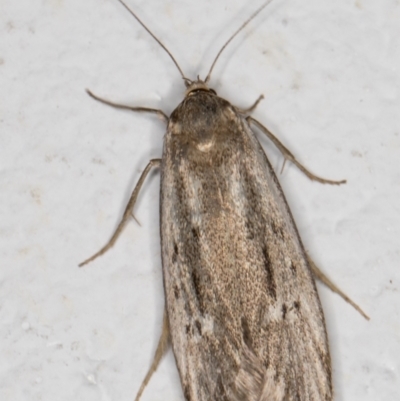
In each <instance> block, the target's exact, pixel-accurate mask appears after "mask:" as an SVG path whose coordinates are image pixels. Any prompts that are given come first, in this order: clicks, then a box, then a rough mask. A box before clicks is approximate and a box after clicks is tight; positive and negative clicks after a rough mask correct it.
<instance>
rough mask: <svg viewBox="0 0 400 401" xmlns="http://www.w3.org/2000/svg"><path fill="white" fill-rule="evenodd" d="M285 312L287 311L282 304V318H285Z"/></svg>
mask: <svg viewBox="0 0 400 401" xmlns="http://www.w3.org/2000/svg"><path fill="white" fill-rule="evenodd" d="M286 313H287V306H286V304H283V305H282V319H283V320H285V319H286Z"/></svg>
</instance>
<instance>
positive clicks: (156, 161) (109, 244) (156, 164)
mask: <svg viewBox="0 0 400 401" xmlns="http://www.w3.org/2000/svg"><path fill="white" fill-rule="evenodd" d="M160 164H161V159H152V160H150V161H149V163H148V164H147V166H146V168H145V169H144V171H143V173H142V175H141V176H140V178H139V181H138V182H137V184H136V186H135V189H134V190H133V192H132V195H131V198H130V199H129V202H128V204H127V205H126V209H125V211H124V214H123V216H122V219H121V221H120V223H119V224H118V227H117V229H116V230H115V232H114V234H113V235H112V237H111V239H110V240H109V241H108V242H107V244H105V245H104V246H103V248H101V249H100V251H98V252H97V253H95V254H94V255H93V256H91V257H90V258H89V259H86V260H85V261H83V262H82V263H80V264H79V267H82V266H84V265H86V264H87V263H89V262H91V261H92V260H94V259H96V258H97V257H98V256H100V255H103V253H105V252H107V251H108V250H109V249H110V248H111V247H112V246H113V245H114V244H115V242H116V241H117V239H118V237H119V235H120V234H121V232H122V230H123V229H124V227H125V226H126V223H127V222H128V221H129V218H130V217H131V215H132V211H133V207H134V206H135V203H136V199H137V197H138V195H139V192H140V188H141V187H142V185H143V182H144V180H145V179H146V177H147V175H148V174H149V172H150V170H151V169H152V168H153V167H159V166H160Z"/></svg>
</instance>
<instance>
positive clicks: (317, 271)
mask: <svg viewBox="0 0 400 401" xmlns="http://www.w3.org/2000/svg"><path fill="white" fill-rule="evenodd" d="M307 259H308V263H309V264H310V267H311V271H312V273H313V275H314V277H315V278H317V279H318V280H319V281H321V283H323V284H325V285H326V286H327V287H328V288H329V289H330V290H331V291H333V292H336V294H338V295H339V296H340V297H342V298H343V299H344V300H345V301H346V302H347V303H349V304H350V305H351V306H352V307H353V308H354V309H355V310H356V311H357V312H358V313H360V314H361V315H362V316H363V317H364V318H365V319H366V320H369V316H368V315H367V314H366V313H365V312H364V311H363V310H362V309H361V308H360V307H359V306H358V305H357V304H356V303H355V302H353V301H352V300H351V299H350V298H349V297H348V296H347V295H346V294H345V293H344V292H343V291H342V290H341V289H340V288H339V287H337V286H336V285H335V284H334V283H332V281H331V280H330V279H329V278H328V277H327V276H326V275H325V274H324V273H322V271H321V270H320V269H319V268H318V266H317V265H316V264H315V263H314V261H313V260H312V259H311V258H310V256H309V255H307Z"/></svg>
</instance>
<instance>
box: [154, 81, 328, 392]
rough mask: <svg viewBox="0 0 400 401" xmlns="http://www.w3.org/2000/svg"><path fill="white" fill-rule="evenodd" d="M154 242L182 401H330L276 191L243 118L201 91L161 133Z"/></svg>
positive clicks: (321, 328) (324, 362) (313, 314)
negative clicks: (156, 242)
mask: <svg viewBox="0 0 400 401" xmlns="http://www.w3.org/2000/svg"><path fill="white" fill-rule="evenodd" d="M161 241H162V257H163V274H164V285H165V291H166V307H167V311H168V318H169V327H170V333H171V342H172V347H173V350H174V354H175V358H176V361H177V365H178V370H179V372H180V376H181V381H182V387H183V390H184V394H185V398H186V399H188V400H210V399H214V400H223V399H229V400H230V399H232V400H233V399H246V400H247V399H248V400H253V399H254V400H258V399H260V398H258V397H260V396H261V394H265V397H266V398H265V397H264V398H263V399H266V400H267V399H268V400H269V399H276V400H283V399H285V400H286V399H287V400H292V399H293V400H295V399H300V400H310V399H315V400H329V399H331V397H332V386H331V369H330V358H329V350H328V343H327V337H326V331H325V324H324V318H323V314H322V309H321V305H320V302H319V299H318V295H317V292H316V289H315V284H314V280H313V278H312V274H311V271H310V268H309V266H308V262H307V259H306V256H305V252H304V249H303V246H302V244H301V240H300V238H299V236H298V233H297V229H296V227H295V225H294V222H293V219H292V216H291V214H290V211H289V208H288V206H287V203H286V201H285V198H284V195H283V193H282V190H281V188H280V185H279V183H278V181H277V178H276V176H275V174H274V172H273V170H272V168H271V166H270V163H269V162H268V159H267V158H266V156H265V153H264V151H263V149H262V148H261V146H260V144H259V142H258V141H257V139H256V137H255V135H254V133H253V132H252V131H251V129H250V127H249V125H248V123H247V121H246V120H245V118H244V116H242V115H240V114H239V113H238V112H237V111H236V109H235V108H234V107H233V106H232V105H230V104H229V103H228V102H227V101H226V100H224V99H221V98H219V97H218V96H216V95H215V94H214V93H212V92H207V91H206V90H204V89H203V90H199V91H195V92H194V93H191V94H190V95H189V96H187V97H186V98H185V99H184V101H183V102H182V103H181V104H180V105H179V106H178V107H177V109H176V110H175V111H174V112H173V113H172V115H171V117H170V121H169V124H168V129H167V134H166V136H165V142H164V151H163V158H162V179H161ZM256 372H257V375H256V374H255V373H256ZM244 396H245V397H246V398H243V397H244ZM225 397H227V398H225ZM270 397H272V398H270ZM296 397H298V398H296ZM310 397H311V398H310Z"/></svg>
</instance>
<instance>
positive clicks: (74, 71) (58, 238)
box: [0, 0, 400, 401]
mask: <svg viewBox="0 0 400 401" xmlns="http://www.w3.org/2000/svg"><path fill="white" fill-rule="evenodd" d="M215 3H217V4H215ZM260 3H261V2H260V1H259V2H255V1H245V0H234V1H233V0H231V1H220V2H214V1H209V0H206V1H205V0H203V1H199V2H193V1H192V2H184V1H178V0H173V1H169V0H167V1H166V0H162V1H161V0H160V1H159V0H157V1H156V0H153V1H151V2H145V1H139V0H138V1H133V0H132V1H129V4H130V5H131V6H132V7H133V8H134V9H135V10H136V11H137V12H138V13H139V14H140V16H141V17H142V18H143V20H144V21H146V22H147V24H148V25H149V26H150V27H151V29H152V30H153V31H154V32H155V33H156V34H157V35H158V36H159V37H160V38H161V39H162V40H163V41H164V43H165V44H166V45H167V46H168V48H169V49H170V50H171V51H172V53H173V54H174V55H175V57H176V58H177V60H178V62H179V63H180V64H181V67H182V69H183V70H184V72H185V74H186V75H187V76H188V77H190V78H195V77H196V75H197V74H200V76H201V77H203V78H204V76H205V74H206V72H207V70H208V68H209V66H210V64H211V61H212V59H213V57H214V56H215V54H216V52H217V51H218V50H219V48H220V46H221V45H222V44H223V43H224V41H225V40H226V39H227V38H228V36H229V35H230V33H232V32H233V31H234V30H235V29H236V28H237V27H238V26H239V25H240V23H241V22H242V21H243V20H244V18H246V17H247V16H248V15H250V14H251V12H252V11H253V10H254V9H256V8H257V6H258V5H259V4H260ZM399 21H400V2H399V0H379V1H376V0H365V1H364V0H354V1H351V2H349V1H347V0H337V1H320V0H309V1H298V0H297V1H296V0H275V1H274V2H273V3H272V4H271V5H270V6H269V7H268V8H267V9H266V10H265V11H264V12H263V13H262V15H260V16H259V17H258V18H257V20H256V21H254V23H252V24H251V26H250V27H249V28H248V29H246V31H245V33H244V34H243V35H241V36H240V37H238V38H237V39H236V40H235V41H234V42H233V43H232V44H231V46H230V47H229V48H228V49H227V50H226V52H225V53H224V54H223V56H222V57H221V60H220V62H219V63H218V64H217V67H216V69H215V71H214V73H213V77H212V80H211V85H212V86H213V87H214V89H216V90H217V92H218V93H219V94H220V95H221V96H223V97H225V98H227V99H229V100H230V101H231V102H232V103H233V104H236V105H238V106H242V107H246V106H248V105H249V104H250V103H252V102H253V101H254V100H255V99H256V98H257V96H258V95H259V94H260V93H264V95H265V100H264V101H263V102H262V103H261V104H260V106H259V107H258V109H257V110H256V112H255V114H254V115H255V116H256V118H258V119H259V120H261V121H262V122H263V123H264V124H266V125H267V126H268V127H269V128H270V129H271V130H273V132H275V134H276V135H277V136H278V137H279V138H280V139H281V140H282V141H283V142H284V143H285V144H286V145H287V146H288V147H289V148H290V149H291V150H292V151H293V152H294V153H295V155H297V157H298V159H299V160H300V161H301V162H303V163H304V164H305V165H306V166H308V167H309V168H310V169H311V170H312V171H314V172H315V173H317V174H319V175H322V176H324V177H327V178H338V179H341V178H347V179H348V183H347V184H346V185H344V186H340V187H330V186H324V185H320V184H317V183H312V182H310V181H309V180H308V179H307V178H306V177H304V176H303V175H302V174H301V173H299V172H298V171H297V170H296V168H295V167H294V166H292V165H290V164H289V163H287V165H286V167H285V170H284V173H283V174H282V175H280V180H281V182H282V185H283V188H284V190H285V193H286V194H287V198H288V201H289V204H290V206H291V208H292V211H293V214H294V216H295V219H296V221H297V224H298V228H299V230H300V233H301V235H302V238H303V241H304V244H305V246H306V248H307V249H309V251H310V253H311V254H312V255H313V257H314V259H315V260H316V261H317V262H318V264H319V265H320V267H321V268H322V269H323V270H324V271H325V272H326V273H327V274H328V275H329V276H330V277H331V278H332V279H333V280H334V282H336V283H337V284H338V285H339V286H340V287H341V288H342V289H343V290H344V291H345V292H347V293H348V294H349V295H350V296H351V297H352V298H353V299H354V300H355V301H356V302H358V303H359V304H360V305H361V306H362V307H363V308H364V309H365V310H366V311H367V313H369V315H370V316H371V318H372V319H371V321H370V322H366V321H365V320H363V319H362V318H361V317H360V316H359V315H358V314H357V313H356V312H355V311H354V310H353V309H352V308H351V307H349V306H348V305H347V304H345V303H344V302H343V301H342V300H341V299H340V298H339V297H338V296H336V295H334V294H332V293H331V292H330V291H329V290H327V289H326V288H321V287H320V288H321V291H320V293H321V298H322V302H323V305H324V310H325V314H326V318H327V325H328V332H329V338H330V343H331V351H332V357H333V370H334V384H335V391H336V398H335V400H336V401H358V400H360V401H361V400H362V401H378V400H385V401H386V400H397V399H400V390H399V389H400V387H399V382H400V377H399V376H400V322H399V306H400V295H399V289H400V269H399V258H400V245H399V244H400V243H399V238H400V213H399V212H400V206H399V205H400V203H399V199H400V134H399V133H400V117H399V116H400V98H399V95H400V94H399V88H400V46H399V44H400V43H399V41H400V23H399ZM0 37H1V40H0V88H1V96H0V139H1V142H0V143H1V145H0V152H1V153H0V164H1V171H0V188H1V197H0V214H1V216H0V222H1V223H0V247H1V248H0V260H1V267H0V352H1V358H0V399H1V400H2V401H9V400H12V401H22V400H29V401H36V400H46V401H50V400H51V401H53V400H61V401H64V400H82V401H83V400H85V401H91V400H96V401H98V400H101V401H108V400H118V401H120V400H132V399H133V397H134V395H135V392H136V391H137V389H138V387H139V385H140V382H141V380H142V378H143V376H144V374H145V372H146V370H147V368H148V366H149V364H150V361H151V359H152V356H153V353H154V351H155V347H156V343H157V340H158V336H159V333H160V328H161V319H162V311H163V289H162V279H161V261H160V246H159V228H158V180H159V178H158V174H153V175H152V176H151V178H150V179H149V180H148V181H147V182H146V184H145V186H144V188H143V189H144V190H143V192H142V195H141V196H140V199H139V203H138V205H137V207H136V209H135V214H136V216H137V218H138V219H139V221H140V222H141V225H142V226H141V227H139V226H138V225H137V224H136V223H134V222H133V223H132V224H130V225H129V226H128V227H127V229H126V230H125V232H124V233H123V235H122V237H121V238H120V240H119V241H118V243H117V245H116V246H115V248H114V249H113V250H112V251H110V252H109V253H108V254H107V255H105V256H104V257H102V258H100V259H98V260H97V261H96V262H94V263H92V264H91V265H89V266H87V267H85V268H83V269H79V268H78V267H77V264H78V263H79V262H80V261H82V260H83V259H85V258H86V257H88V256H90V255H91V254H92V253H93V252H95V251H97V250H98V249H99V248H100V246H102V245H103V244H104V243H105V241H106V240H107V239H108V238H109V236H110V235H111V233H112V230H113V229H114V228H115V226H116V224H117V222H118V220H119V218H120V216H121V214H122V212H123V210H124V207H125V204H126V202H127V200H128V198H129V196H130V192H131V190H132V188H133V186H134V184H135V182H136V180H137V179H138V177H139V174H140V172H141V171H142V169H143V168H144V167H145V165H146V164H147V161H148V160H149V159H150V158H154V157H159V156H160V155H161V149H162V138H163V133H164V125H163V123H161V122H160V121H159V120H157V119H156V118H154V117H152V116H146V115H134V114H133V113H129V112H123V111H118V110H114V109H112V108H107V107H106V106H103V105H101V104H99V103H96V102H95V101H93V100H92V99H90V98H89V97H88V96H87V95H86V93H85V91H84V89H85V88H90V89H92V90H93V91H94V92H95V93H97V94H98V95H100V96H104V97H107V98H110V99H113V100H114V101H118V102H122V103H128V104H132V105H143V106H148V107H155V108H161V109H163V110H164V111H165V112H166V113H168V114H169V113H170V112H171V111H172V110H173V109H174V107H175V106H176V105H177V104H178V103H179V101H180V100H181V98H182V94H183V90H184V86H183V84H182V82H181V78H180V77H179V74H178V73H177V70H176V69H175V67H174V65H173V64H172V63H171V61H170V60H169V59H168V57H167V56H166V55H165V54H164V52H163V51H162V49H160V48H159V47H158V46H157V44H156V43H155V42H154V41H153V40H152V39H151V38H150V37H149V36H148V34H147V33H146V32H145V31H144V30H143V29H142V28H141V27H140V26H139V25H138V24H137V23H136V22H135V21H134V20H133V19H132V18H131V17H130V16H129V15H128V13H127V12H126V11H125V10H124V9H123V8H122V7H121V6H120V5H119V4H118V3H117V2H116V1H112V0H97V1H95V0H85V1H81V0H79V1H78V0H69V1H62V0H42V1H39V0H37V1H35V0H20V1H18V2H16V1H14V0H2V2H1V4H0ZM262 143H263V144H264V145H265V147H266V149H267V153H268V155H269V156H270V158H271V160H272V163H273V165H274V166H275V167H276V168H277V169H280V167H281V165H282V157H281V156H280V155H279V154H278V152H277V151H276V150H275V149H274V148H273V147H272V145H270V144H269V143H268V142H267V141H266V140H264V139H262ZM146 400H153V401H157V400H183V396H182V392H181V389H180V385H179V379H178V375H177V372H176V368H175V363H174V360H173V357H172V354H171V352H170V353H169V354H168V356H167V358H166V359H165V360H164V361H163V362H162V364H161V366H160V368H159V370H158V371H157V373H156V375H155V376H154V377H153V380H152V381H151V383H150V385H149V387H148V388H147V390H146V391H145V393H144V396H143V401H146Z"/></svg>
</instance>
